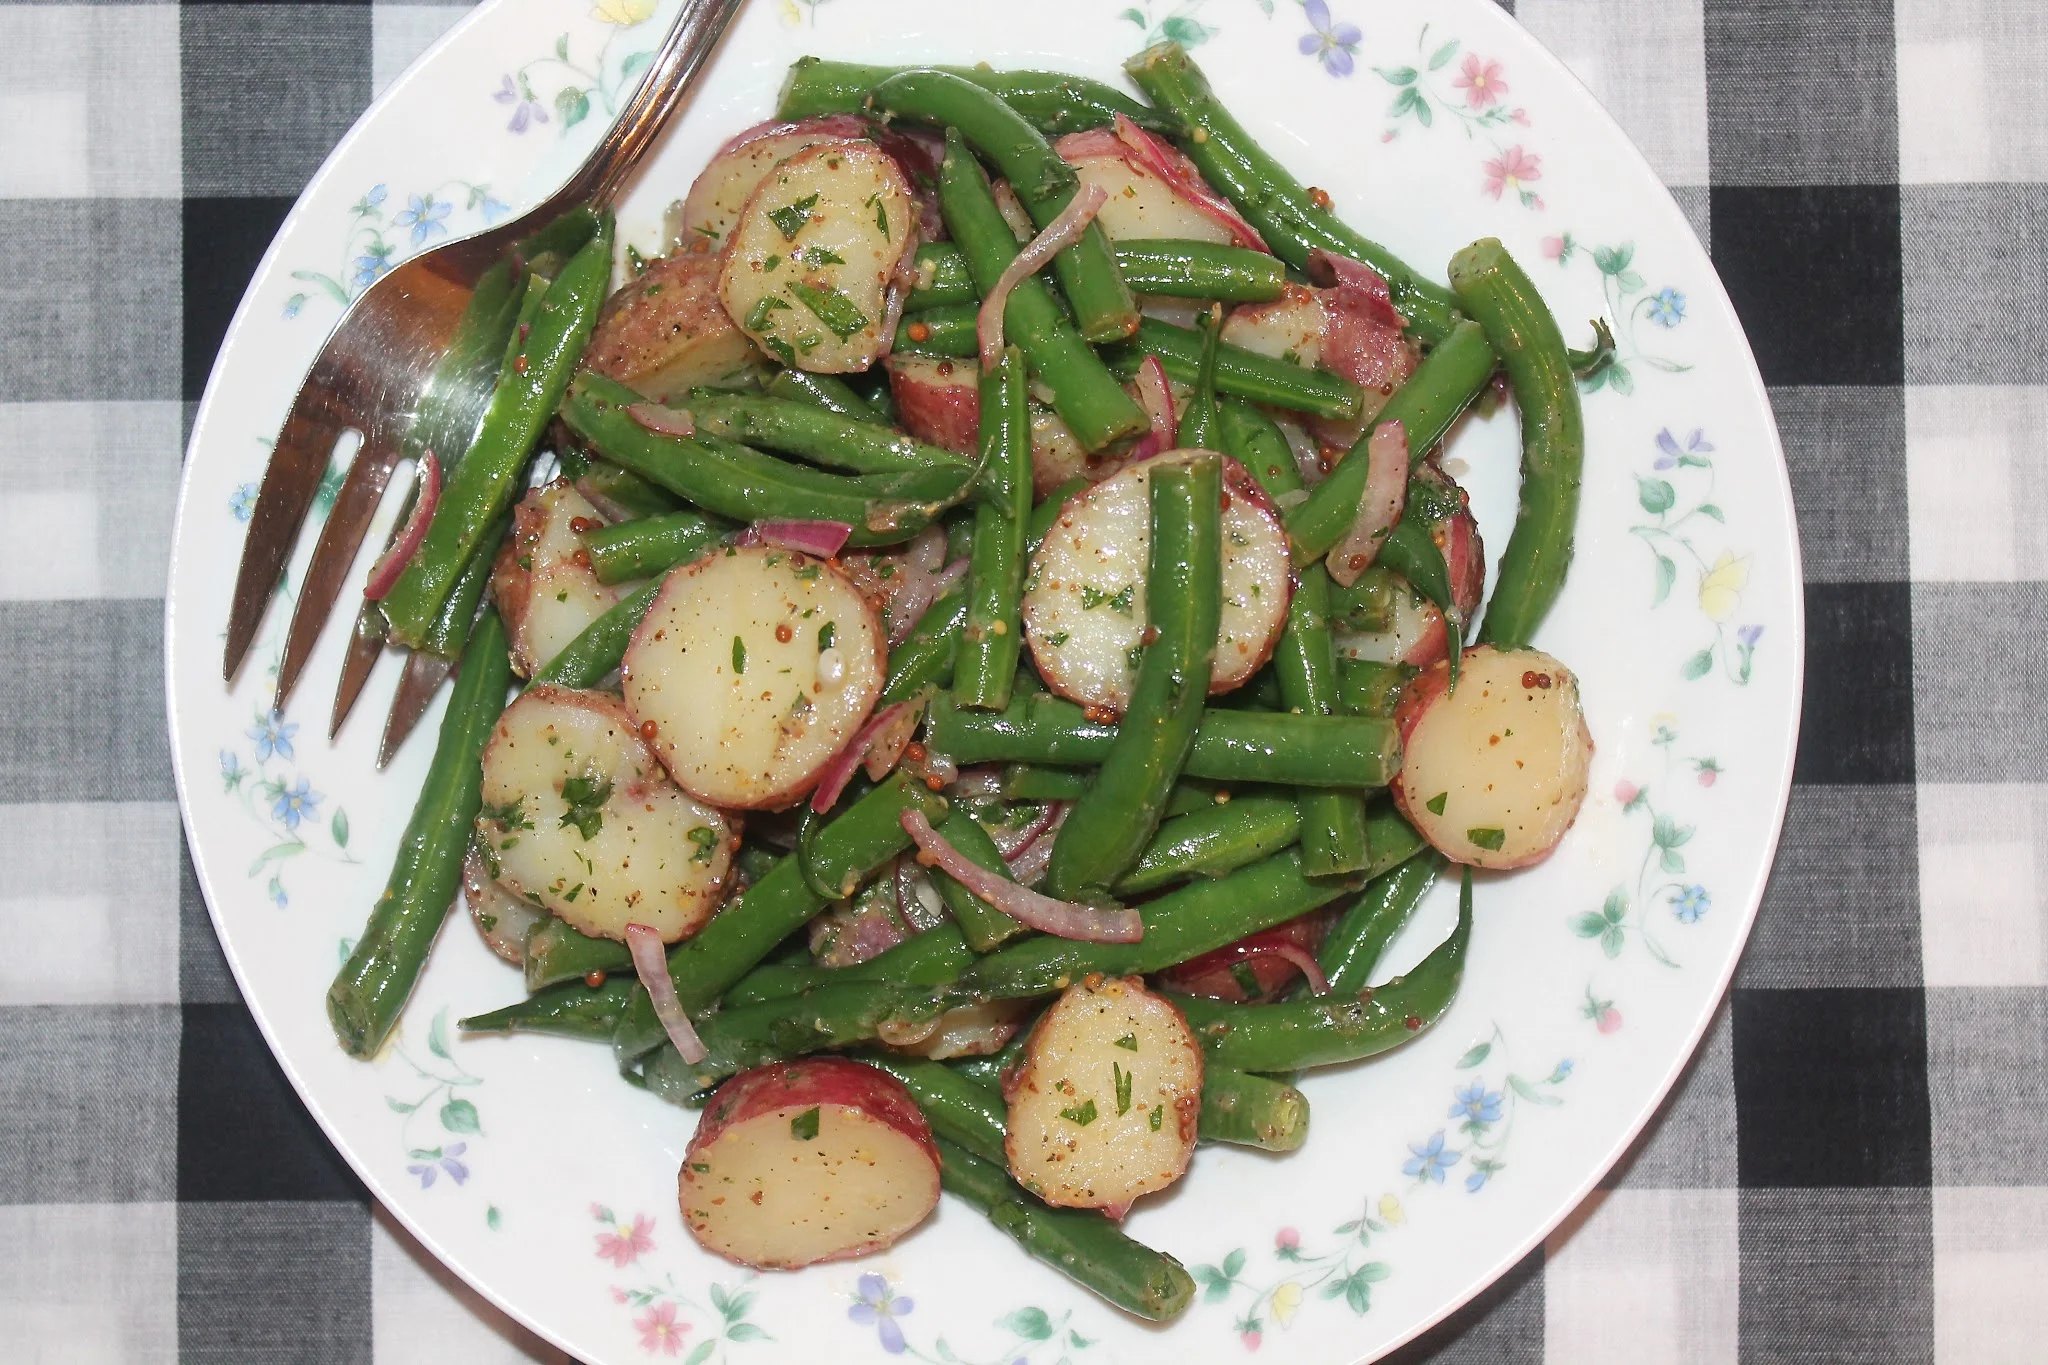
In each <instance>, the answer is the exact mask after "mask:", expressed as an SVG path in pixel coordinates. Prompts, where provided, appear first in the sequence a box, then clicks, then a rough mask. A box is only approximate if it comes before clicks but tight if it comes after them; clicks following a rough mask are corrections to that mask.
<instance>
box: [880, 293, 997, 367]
mask: <svg viewBox="0 0 2048 1365" xmlns="http://www.w3.org/2000/svg"><path fill="white" fill-rule="evenodd" d="M980 318H981V308H980V305H978V304H972V303H946V304H940V305H939V306H938V307H936V308H924V309H920V310H919V311H917V312H915V313H910V312H906V313H904V315H903V320H902V321H901V322H899V323H897V324H896V345H895V347H894V348H893V350H894V353H895V354H898V355H932V356H940V357H943V358H946V359H951V360H971V359H973V358H974V357H975V356H977V355H979V354H980V353H981V343H980V341H979V339H978V338H977V337H976V336H975V331H974V329H975V325H976V323H977V322H979V321H980Z"/></svg>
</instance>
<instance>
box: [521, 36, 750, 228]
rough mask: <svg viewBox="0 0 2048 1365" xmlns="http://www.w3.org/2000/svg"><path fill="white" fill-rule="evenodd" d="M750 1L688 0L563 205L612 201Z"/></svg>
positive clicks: (561, 197)
mask: <svg viewBox="0 0 2048 1365" xmlns="http://www.w3.org/2000/svg"><path fill="white" fill-rule="evenodd" d="M745 3H746V0H683V8H682V12H681V13H679V14H678V15H676V20H675V24H674V26H673V27H671V28H670V29H669V31H668V37H666V38H664V39H663V40H662V44H661V49H660V50H659V51H657V52H656V53H655V54H654V60H653V61H651V62H649V63H648V66H647V75H646V78H645V79H643V80H642V81H641V82H640V87H639V89H637V90H635V91H634V92H633V97H632V98H631V99H629V100H627V101H626V107H625V108H624V109H623V110H622V111H621V112H620V114H619V117H618V118H617V119H616V120H615V121H614V122H613V123H612V126H611V128H610V129H609V130H607V131H606V133H605V135H604V137H603V139H602V140H601V141H600V142H599V143H598V144H597V147H596V149H595V150H593V151H592V152H591V154H590V156H589V158H588V159H587V160H585V161H584V163H583V164H582V165H581V166H580V167H578V168H577V170H576V173H575V174H574V175H573V176H571V177H570V178H569V183H568V184H566V185H564V186H563V187H562V188H561V189H560V190H559V191H558V192H556V194H555V195H554V202H556V203H558V204H562V205H569V204H577V203H582V202H584V201H586V200H589V201H594V202H595V203H597V204H600V205H602V204H608V203H610V202H611V199H612V197H613V196H614V195H615V194H617V193H618V191H619V187H620V186H621V185H623V184H624V183H625V181H626V178H627V177H628V176H629V175H631V174H632V172H633V170H634V168H635V167H636V166H637V165H638V164H639V161H640V157H641V154H642V153H644V152H645V151H646V150H647V148H648V147H649V146H651V145H652V144H653V142H654V140H655V139H656V138H658V137H660V136H661V132H662V129H664V128H666V127H667V126H668V121H669V119H670V118H671V117H672V116H673V115H674V114H675V112H676V110H677V109H679V108H680V107H682V103H683V96H684V95H685V94H687V93H688V92H689V89H690V86H691V85H692V84H693V83H694V81H695V79H696V75H697V72H698V69H699V68H701V67H702V66H703V65H704V62H705V59H706V58H708V57H709V56H710V55H711V50H712V49H713V48H715V47H717V46H718V40H719V39H720V38H721V37H723V36H724V34H725V30H726V26H727V25H729V24H730V23H731V22H732V19H733V16H734V15H735V14H737V13H739V9H740V6H741V5H743V4H745Z"/></svg>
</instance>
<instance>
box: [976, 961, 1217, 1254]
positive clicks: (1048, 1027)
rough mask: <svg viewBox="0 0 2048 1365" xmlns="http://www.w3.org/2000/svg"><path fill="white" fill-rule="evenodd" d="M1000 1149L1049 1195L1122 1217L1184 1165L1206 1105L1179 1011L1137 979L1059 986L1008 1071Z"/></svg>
mask: <svg viewBox="0 0 2048 1365" xmlns="http://www.w3.org/2000/svg"><path fill="white" fill-rule="evenodd" d="M1003 1094H1004V1097H1005V1098H1006V1099H1007V1100H1008V1102H1009V1125H1008V1129H1009V1131H1008V1136H1007V1137H1006V1139H1005V1141H1004V1150H1005V1151H1006V1152H1007V1153H1008V1155H1009V1158H1010V1174H1011V1175H1012V1176H1014V1177H1015V1178H1016V1180H1017V1183H1018V1184H1020V1185H1022V1186H1023V1187H1024V1188H1025V1189H1027V1190H1029V1191H1031V1192H1032V1193H1033V1194H1035V1195H1037V1196H1038V1197H1039V1198H1041V1199H1043V1200H1044V1201H1045V1202H1046V1203H1048V1204H1056V1205H1059V1206H1061V1207H1063V1208H1085V1209H1102V1210H1104V1211H1105V1212H1107V1213H1109V1214H1110V1215H1111V1216H1112V1217H1118V1218H1120V1217H1122V1216H1123V1214H1124V1212H1125V1211H1126V1210H1128V1209H1129V1208H1130V1206H1131V1202H1132V1201H1133V1200H1135V1199H1137V1198H1139V1197H1140V1196H1142V1195H1147V1194H1152V1193H1154V1192H1156V1191H1159V1190H1163V1189H1165V1188H1166V1187H1167V1186H1168V1185H1171V1184H1172V1183H1173V1182H1174V1181H1176V1180H1178V1179H1180V1178H1181V1175H1182V1174H1183V1173H1184V1172H1185V1171H1186V1170H1187V1168H1188V1158H1189V1157H1190V1156H1191V1155H1193V1153H1194V1150H1195V1121H1196V1119H1197V1117H1198V1116H1199V1115H1200V1113H1201V1109H1202V1049H1201V1047H1200V1046H1199V1045H1198V1044H1197V1043H1196V1042H1195V1037H1194V1034H1193V1033H1192V1032H1191V1031H1190V1030H1189V1028H1188V1022H1187V1019H1186V1018H1185V1017H1184V1016H1183V1015H1182V1014H1181V1012H1180V1010H1179V1009H1178V1008H1176V1007H1175V1006H1174V1005H1173V1004H1172V1003H1170V1002H1169V1001H1167V1000H1166V999H1164V998H1163V997H1161V996H1157V995H1154V994H1152V993H1151V992H1150V991H1148V990H1146V989H1145V987H1144V985H1143V983H1142V982H1140V981H1139V980H1138V979H1137V978H1136V977H1110V978H1107V979H1105V978H1102V977H1089V978H1088V979H1087V980H1085V981H1082V982H1079V983H1077V984H1076V985H1073V986H1070V987H1068V988H1067V991H1066V993H1065V994H1064V995H1062V996H1061V997H1060V998H1059V999H1058V1000H1057V1001H1055V1002H1054V1004H1053V1006H1052V1008H1050V1009H1048V1010H1047V1011H1046V1012H1045V1015H1044V1017H1043V1018H1041V1019H1040V1020H1039V1021H1038V1025H1037V1027H1035V1028H1034V1029H1032V1031H1031V1041H1030V1044H1029V1045H1028V1046H1027V1047H1026V1049H1025V1053H1024V1057H1023V1060H1022V1061H1021V1062H1020V1063H1019V1064H1018V1065H1017V1066H1016V1067H1015V1068H1014V1069H1013V1070H1012V1071H1011V1072H1010V1073H1009V1074H1008V1075H1006V1076H1005V1077H1004V1084H1003Z"/></svg>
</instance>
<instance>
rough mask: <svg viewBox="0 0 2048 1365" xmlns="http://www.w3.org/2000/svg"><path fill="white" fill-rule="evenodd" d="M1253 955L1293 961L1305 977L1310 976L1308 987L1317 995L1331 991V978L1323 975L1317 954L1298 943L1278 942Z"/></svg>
mask: <svg viewBox="0 0 2048 1365" xmlns="http://www.w3.org/2000/svg"><path fill="white" fill-rule="evenodd" d="M1251 956H1253V957H1277V958H1279V959H1281V960H1282V961H1284V962H1291V963H1293V964H1294V965H1295V966H1296V967H1297V968H1299V969H1300V970H1301V974H1302V975H1303V976H1304V977H1306V978H1308V988H1309V990H1310V991H1311V992H1313V993H1314V994H1316V995H1328V994H1329V993H1330V978H1329V977H1327V976H1325V975H1323V967H1322V964H1321V963H1319V962H1317V961H1316V959H1315V954H1313V953H1311V952H1309V950H1308V949H1306V948H1304V947H1302V946H1301V945H1300V944H1298V943H1276V944H1274V945H1273V946H1272V947H1270V948H1261V949H1260V950H1259V951H1258V952H1256V953H1253V954H1251Z"/></svg>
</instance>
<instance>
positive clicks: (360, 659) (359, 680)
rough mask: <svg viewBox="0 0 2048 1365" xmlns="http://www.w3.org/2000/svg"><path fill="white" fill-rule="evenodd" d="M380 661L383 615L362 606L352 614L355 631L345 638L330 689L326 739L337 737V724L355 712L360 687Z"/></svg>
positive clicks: (370, 605) (371, 604) (369, 605)
mask: <svg viewBox="0 0 2048 1365" xmlns="http://www.w3.org/2000/svg"><path fill="white" fill-rule="evenodd" d="M382 657H384V613H383V612H381V611H379V610H377V604H376V603H374V602H365V603H363V607H362V610H361V611H359V612H357V613H356V624H355V628H354V629H353V630H351V631H350V632H349V636H348V653H347V654H346V655H344V656H343V657H342V661H341V677H340V678H339V679H338V680H337V681H336V683H335V685H334V714H333V715H332V716H331V717H330V718H329V720H328V722H327V737H328V738H329V739H333V738H334V737H335V736H336V735H338V734H340V733H341V723H342V722H343V721H345V720H347V719H348V713H349V712H350V711H353V710H354V709H355V705H356V698H357V697H360V696H361V695H362V694H363V684H364V683H366V682H368V681H369V680H370V672H371V670H372V669H374V668H376V666H377V660H379V659H381V658H382Z"/></svg>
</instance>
